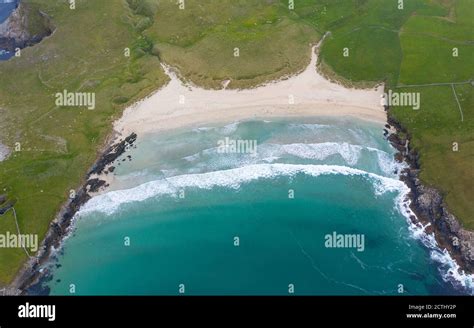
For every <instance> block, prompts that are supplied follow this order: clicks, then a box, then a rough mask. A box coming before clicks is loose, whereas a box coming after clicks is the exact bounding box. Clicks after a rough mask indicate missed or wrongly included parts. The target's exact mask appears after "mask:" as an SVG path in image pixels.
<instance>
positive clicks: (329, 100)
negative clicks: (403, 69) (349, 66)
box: [115, 46, 386, 135]
mask: <svg viewBox="0 0 474 328" xmlns="http://www.w3.org/2000/svg"><path fill="white" fill-rule="evenodd" d="M317 47H318V46H314V47H313V48H312V49H311V51H312V56H311V63H310V65H309V66H308V67H307V68H306V69H305V70H304V71H303V72H301V73H300V74H298V75H294V76H292V77H290V78H289V79H287V80H282V81H275V82H270V83H268V84H266V85H263V86H260V87H257V88H254V89H245V90H224V89H222V90H205V89H202V88H199V87H195V86H186V85H184V84H183V83H182V82H181V81H180V80H179V79H178V78H177V76H176V75H175V74H174V73H172V72H171V71H170V70H169V69H168V68H166V67H165V66H163V67H164V68H165V70H166V73H167V74H168V75H169V76H170V79H171V80H170V82H169V83H168V84H167V85H166V86H164V87H163V88H162V89H160V90H158V91H156V92H155V93H154V94H152V95H151V96H149V97H148V98H146V99H144V100H142V101H140V102H138V103H136V104H134V105H132V106H131V107H129V108H127V109H126V110H125V111H124V114H123V117H122V118H121V119H119V120H118V121H116V123H115V130H116V131H117V132H118V133H119V134H121V135H128V134H130V133H131V132H135V133H137V134H139V135H140V134H143V133H149V132H158V131H164V130H170V129H176V128H180V127H187V126H192V127H196V126H200V125H204V124H211V123H225V122H231V121H239V120H245V119H251V118H262V119H263V118H269V117H291V116H295V117H296V116H298V117H303V116H354V117H357V118H361V119H364V120H370V121H374V122H380V123H385V122H386V114H385V111H384V110H383V107H382V106H381V104H380V99H381V95H382V92H383V86H382V85H381V86H379V87H377V88H376V89H372V90H357V89H348V88H345V87H343V86H341V85H339V84H335V83H332V82H330V81H328V80H326V79H325V78H324V77H322V76H321V75H320V74H319V73H318V72H317V71H316V63H317V54H316V52H317V51H316V50H317Z"/></svg>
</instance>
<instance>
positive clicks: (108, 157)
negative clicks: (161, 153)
mask: <svg viewBox="0 0 474 328" xmlns="http://www.w3.org/2000/svg"><path fill="white" fill-rule="evenodd" d="M136 140H137V135H136V134H135V133H132V134H130V135H129V136H128V137H126V138H125V139H124V140H121V141H119V142H118V143H115V144H113V145H111V146H109V147H108V148H107V149H106V150H105V151H104V152H103V153H102V155H101V156H100V157H99V159H98V160H97V161H96V163H95V164H94V166H93V167H92V169H91V170H90V171H89V173H88V174H87V176H86V179H85V183H84V184H83V185H82V186H81V188H80V189H79V190H77V191H76V192H75V195H74V197H73V198H71V199H70V200H69V201H68V202H67V204H65V205H64V206H63V208H62V209H61V211H60V212H59V214H58V216H57V218H56V219H55V220H54V221H53V222H52V223H51V225H50V229H49V231H48V234H47V235H46V237H45V239H44V241H43V243H42V245H41V248H40V250H39V251H38V254H37V255H36V257H34V258H31V259H30V260H29V262H28V263H27V264H26V266H25V267H24V269H23V270H22V272H20V274H19V275H18V276H17V277H16V278H15V281H13V283H12V285H11V286H10V287H13V288H16V289H20V290H21V291H22V294H27V293H28V290H29V288H30V287H32V286H33V285H35V284H36V283H37V282H38V280H39V279H40V278H44V277H47V275H48V272H47V271H46V269H45V268H44V269H41V270H40V268H41V266H42V265H43V264H44V263H45V262H46V261H47V260H48V258H49V257H50V254H51V250H52V248H56V249H57V248H58V247H59V246H60V244H61V242H62V240H63V239H64V237H65V236H66V235H67V234H68V233H69V230H70V226H71V223H72V219H73V218H74V215H75V214H76V213H77V212H78V211H79V209H80V208H81V206H82V205H84V204H85V203H86V202H87V201H88V200H89V199H90V198H91V196H90V195H89V193H90V192H97V191H99V189H100V188H102V187H106V186H107V184H106V182H105V181H104V180H101V179H99V178H97V177H91V176H92V175H96V174H100V173H102V172H103V171H104V169H105V167H106V166H108V165H110V164H111V163H113V162H114V161H115V160H116V159H117V158H118V157H119V156H120V155H122V154H123V153H124V152H125V151H127V150H128V149H130V148H131V147H132V146H134V143H135V141H136ZM39 285H40V284H36V287H37V288H39V287H38V286H39ZM36 287H35V288H36Z"/></svg>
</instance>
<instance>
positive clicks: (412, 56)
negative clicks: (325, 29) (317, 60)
mask: <svg viewBox="0 0 474 328" xmlns="http://www.w3.org/2000/svg"><path fill="white" fill-rule="evenodd" d="M360 3H363V4H362V5H361V7H364V8H366V10H364V11H363V13H361V15H352V16H349V17H348V18H347V19H346V20H345V22H344V24H342V25H337V26H336V28H334V29H332V30H331V31H332V36H331V37H330V38H329V39H328V41H327V42H325V44H324V45H323V48H322V53H321V57H322V58H321V60H322V63H323V67H326V69H327V67H329V68H330V70H332V71H333V73H335V74H337V75H339V77H340V78H341V79H342V80H346V79H350V80H351V81H352V82H358V81H359V82H367V81H374V82H375V81H380V80H383V81H386V82H387V86H388V88H389V89H392V90H393V91H397V92H419V93H420V95H421V108H420V109H419V110H413V109H412V108H411V107H392V109H391V111H392V114H393V115H394V116H395V117H396V118H397V120H399V121H400V122H401V123H402V124H403V125H404V126H405V127H406V128H407V129H408V131H409V133H410V134H411V135H412V138H413V139H412V146H414V147H415V148H416V149H417V150H418V151H419V154H420V162H421V167H422V171H421V179H422V180H423V181H424V182H425V183H427V184H428V185H432V186H435V187H437V188H438V189H439V190H441V191H442V193H443V195H444V196H445V199H446V202H447V205H448V207H449V209H450V210H451V211H452V212H453V213H454V214H455V215H456V216H457V217H458V218H459V219H460V220H461V221H462V223H463V224H464V226H465V227H466V228H469V229H474V202H472V199H474V190H473V182H474V85H473V84H470V83H465V84H461V85H454V90H455V92H456V95H457V97H458V100H459V102H460V105H461V111H462V115H461V112H460V110H459V108H458V105H457V102H456V98H455V95H454V93H453V86H451V84H450V83H452V82H465V81H469V80H471V79H472V80H474V2H473V1H471V0H439V1H421V0H418V1H417V0H415V1H405V7H404V9H403V10H398V9H397V8H396V5H397V3H396V1H390V0H377V1H370V0H367V1H360ZM382 13H384V14H382ZM346 47H347V48H348V49H349V56H348V57H344V56H343V48H346ZM453 48H457V49H458V56H457V57H453V55H452V54H453ZM326 69H325V70H326ZM331 76H332V77H334V74H332V75H331ZM433 83H435V84H436V83H448V84H447V85H439V86H424V87H410V88H397V87H400V86H406V85H418V84H422V85H423V84H433ZM461 119H462V120H461ZM453 142H457V143H458V144H459V151H457V152H454V151H453Z"/></svg>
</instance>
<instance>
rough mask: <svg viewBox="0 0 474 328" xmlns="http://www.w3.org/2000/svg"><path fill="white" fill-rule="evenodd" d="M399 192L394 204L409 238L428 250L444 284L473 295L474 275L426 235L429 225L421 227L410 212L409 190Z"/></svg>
mask: <svg viewBox="0 0 474 328" xmlns="http://www.w3.org/2000/svg"><path fill="white" fill-rule="evenodd" d="M401 190H402V192H401V193H400V194H399V195H398V196H397V199H396V204H397V208H398V210H399V211H400V213H401V214H402V215H403V216H404V217H405V218H406V220H407V223H408V229H409V231H410V233H411V236H412V237H413V238H414V239H417V240H419V241H421V243H422V244H423V245H424V246H425V247H426V248H428V249H429V250H430V257H431V259H432V260H433V261H435V262H437V263H439V264H440V266H439V268H438V269H439V271H440V274H441V277H442V278H443V280H444V281H445V282H449V283H451V284H453V285H454V286H456V287H458V288H459V287H462V288H463V289H464V290H465V291H467V292H468V293H470V294H471V295H474V274H471V275H470V274H467V273H465V272H464V271H462V270H461V269H460V267H459V265H458V264H457V263H456V261H455V260H454V259H453V258H452V257H451V255H450V254H449V252H448V251H447V250H446V249H441V248H440V247H439V245H438V243H437V242H436V238H435V235H434V233H430V234H428V233H427V232H426V228H427V227H429V226H430V225H431V224H430V223H428V224H426V225H423V224H422V223H421V222H419V220H418V218H417V217H416V215H415V213H414V212H413V211H412V210H411V208H410V204H411V200H410V198H409V197H408V194H409V192H410V189H409V188H408V187H406V188H404V189H401ZM411 217H415V218H416V220H415V222H413V221H412V220H411Z"/></svg>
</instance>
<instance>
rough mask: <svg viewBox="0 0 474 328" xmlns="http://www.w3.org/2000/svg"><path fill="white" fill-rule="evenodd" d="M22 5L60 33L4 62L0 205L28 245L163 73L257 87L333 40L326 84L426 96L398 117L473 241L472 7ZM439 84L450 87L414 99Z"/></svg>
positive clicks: (253, 2)
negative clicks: (89, 100)
mask: <svg viewBox="0 0 474 328" xmlns="http://www.w3.org/2000/svg"><path fill="white" fill-rule="evenodd" d="M23 2H24V3H27V4H31V5H32V6H36V7H38V8H40V9H41V11H42V12H44V13H45V14H46V15H48V17H49V19H50V20H51V22H52V23H53V24H54V26H55V32H54V33H53V34H52V35H51V36H50V37H48V38H46V39H44V40H43V41H42V42H41V43H39V44H37V45H35V46H34V47H29V48H25V49H24V50H23V51H22V55H21V57H15V58H12V59H11V60H9V61H7V62H0V76H1V78H0V117H1V119H0V140H1V142H2V143H3V144H5V145H7V146H8V147H9V148H10V149H11V150H12V153H11V154H10V156H9V158H8V159H7V160H5V161H3V162H1V163H0V194H6V195H7V196H8V199H9V200H11V201H14V202H15V204H14V206H15V210H16V215H17V220H18V225H19V228H20V230H21V232H22V233H36V234H38V235H39V237H40V239H41V238H42V237H44V236H45V234H46V232H47V230H48V228H49V223H50V222H51V220H52V219H53V218H54V217H55V215H56V214H57V212H58V210H59V209H60V207H61V205H62V204H64V202H65V201H66V200H67V199H68V197H69V196H70V190H75V189H77V188H78V186H79V185H80V184H81V182H84V179H85V174H86V172H87V171H88V169H89V168H90V167H91V166H92V165H93V163H94V161H95V160H96V158H97V153H98V151H100V149H101V148H103V146H104V144H105V143H106V141H107V137H108V136H109V134H110V132H111V130H112V122H113V121H114V120H115V119H117V118H118V117H119V116H120V115H121V113H122V110H123V109H124V108H125V107H126V106H127V105H130V104H132V103H133V102H134V101H136V100H138V99H140V98H143V97H145V96H147V95H148V94H150V93H151V92H152V91H153V90H155V89H157V88H159V87H161V86H163V85H164V84H165V83H166V82H167V77H166V75H165V74H164V72H163V70H162V68H161V66H160V63H162V62H165V63H167V64H170V65H172V66H173V67H176V68H177V69H179V72H180V74H181V75H182V76H183V78H185V79H186V80H189V81H192V82H193V83H195V84H198V85H201V86H204V87H206V88H221V87H222V82H223V81H224V80H230V81H231V83H230V84H229V88H243V87H253V86H256V85H258V84H260V83H263V82H265V81H268V80H271V79H276V78H281V77H284V76H287V75H288V74H292V73H294V72H297V71H300V70H301V69H303V68H304V67H305V66H306V65H307V64H308V63H309V59H310V58H309V57H310V56H309V55H310V53H309V45H310V44H315V43H316V42H317V41H318V40H319V39H320V38H321V36H322V35H323V34H324V33H325V32H327V31H330V32H331V33H330V34H329V35H328V37H327V39H326V40H325V42H324V43H323V46H322V48H321V55H320V65H321V66H320V67H322V68H324V72H325V73H326V74H327V75H329V76H330V77H331V78H333V79H336V80H338V79H341V80H343V81H349V82H350V83H352V84H354V85H356V86H373V85H375V84H377V83H380V82H386V83H387V88H389V89H393V90H397V91H403V90H409V91H410V92H420V93H421V107H420V109H419V110H416V111H415V110H413V109H412V108H409V107H394V108H392V109H391V111H392V114H393V115H394V116H395V117H396V118H397V120H398V121H399V122H401V123H402V124H403V125H404V126H405V127H406V128H407V130H408V131H409V133H410V136H411V142H412V143H413V146H414V147H415V148H416V149H417V150H418V151H419V154H420V163H421V167H422V171H421V178H422V179H423V181H424V182H426V183H428V184H430V185H432V186H435V187H437V188H439V190H441V191H442V193H443V195H444V196H445V199H446V202H447V204H448V206H449V208H450V210H451V211H452V212H453V213H454V214H455V215H457V216H458V217H459V219H460V220H461V221H462V223H463V224H464V225H465V227H466V228H470V229H474V217H473V215H472V214H473V213H474V204H473V202H472V201H470V200H472V199H473V198H474V195H473V193H474V190H473V189H472V181H473V179H474V170H473V166H472V163H473V160H474V140H473V129H474V126H473V124H474V123H473V119H474V117H473V115H474V85H473V84H472V83H469V82H468V81H469V80H471V79H473V78H474V32H473V31H474V26H473V24H474V23H473V17H474V6H473V4H472V1H470V0H412V1H404V8H403V9H399V8H398V2H397V1H395V0H296V1H294V9H290V8H289V1H288V0H267V1H259V0H246V1H235V0H234V1H232V0H206V1H185V2H184V5H185V8H184V9H180V7H179V5H180V2H179V1H178V2H177V1H176V0H162V1H157V0H126V1H122V0H108V1H92V0H89V1H86V0H84V1H80V2H79V1H77V3H76V6H75V9H71V8H70V6H69V3H68V2H67V1H54V2H53V1H49V0H24V1H23ZM454 47H456V48H458V54H459V55H458V56H457V57H453V56H452V54H453V48H454ZM345 48H347V49H348V56H344V51H345V50H344V49H345ZM128 50H130V56H127V54H128ZM236 54H238V55H236ZM453 82H467V83H464V84H460V85H451V84H450V83H453ZM433 83H448V84H446V85H436V86H423V87H408V86H407V85H413V84H416V85H418V84H433ZM402 86H403V88H399V87H402ZM64 90H68V91H73V92H94V93H95V99H96V108H95V109H94V110H88V109H87V108H72V107H58V106H56V104H55V98H54V94H56V93H58V92H63V91H64ZM453 90H454V91H455V93H456V95H457V98H458V100H459V107H460V108H461V109H462V118H463V119H462V120H461V114H460V110H459V108H458V104H457V102H456V99H455V98H454V93H453ZM453 142H456V143H458V145H459V151H457V152H454V151H453ZM14 229H16V225H15V217H14V213H13V212H12V211H9V212H7V213H6V214H5V215H4V216H0V233H5V232H6V231H14ZM26 258H27V257H26V254H25V253H24V251H23V250H22V249H0V285H6V284H8V283H9V282H10V281H11V280H12V279H13V277H14V275H15V274H16V273H17V272H18V270H19V268H20V267H21V265H22V263H23V262H24V261H25V260H26Z"/></svg>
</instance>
